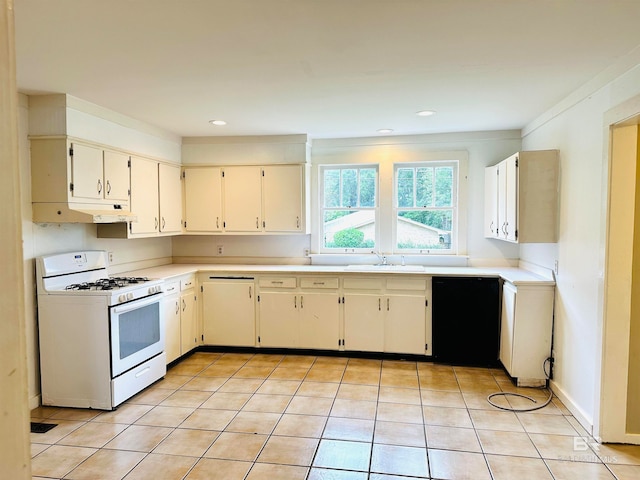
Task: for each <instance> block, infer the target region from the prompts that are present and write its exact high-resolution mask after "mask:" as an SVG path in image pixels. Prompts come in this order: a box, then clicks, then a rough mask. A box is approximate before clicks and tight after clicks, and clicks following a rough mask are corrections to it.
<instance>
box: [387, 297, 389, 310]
mask: <svg viewBox="0 0 640 480" xmlns="http://www.w3.org/2000/svg"><path fill="white" fill-rule="evenodd" d="M388 311H389V299H388V298H387V312H388Z"/></svg>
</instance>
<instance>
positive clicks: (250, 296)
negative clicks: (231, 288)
mask: <svg viewBox="0 0 640 480" xmlns="http://www.w3.org/2000/svg"><path fill="white" fill-rule="evenodd" d="M249 298H252V297H251V287H249Z"/></svg>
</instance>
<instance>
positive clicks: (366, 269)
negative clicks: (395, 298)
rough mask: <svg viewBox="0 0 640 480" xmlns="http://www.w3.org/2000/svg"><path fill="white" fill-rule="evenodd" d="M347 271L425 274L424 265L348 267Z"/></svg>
mask: <svg viewBox="0 0 640 480" xmlns="http://www.w3.org/2000/svg"><path fill="white" fill-rule="evenodd" d="M345 270H347V271H356V272H424V267H423V266H422V265H390V264H384V265H383V264H379V265H347V266H346V267H345Z"/></svg>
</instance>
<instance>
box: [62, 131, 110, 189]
mask: <svg viewBox="0 0 640 480" xmlns="http://www.w3.org/2000/svg"><path fill="white" fill-rule="evenodd" d="M69 151H70V155H71V182H72V183H73V188H72V190H71V194H72V195H73V197H74V198H84V199H96V200H97V199H102V198H103V197H104V179H103V166H102V149H101V148H98V147H93V146H91V145H83V144H79V143H75V144H71V148H70V150H69Z"/></svg>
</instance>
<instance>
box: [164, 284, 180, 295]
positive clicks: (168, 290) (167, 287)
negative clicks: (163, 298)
mask: <svg viewBox="0 0 640 480" xmlns="http://www.w3.org/2000/svg"><path fill="white" fill-rule="evenodd" d="M163 291H164V293H165V294H166V295H171V294H172V293H176V292H179V291H180V282H178V281H172V282H166V283H165V284H164V289H163Z"/></svg>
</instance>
